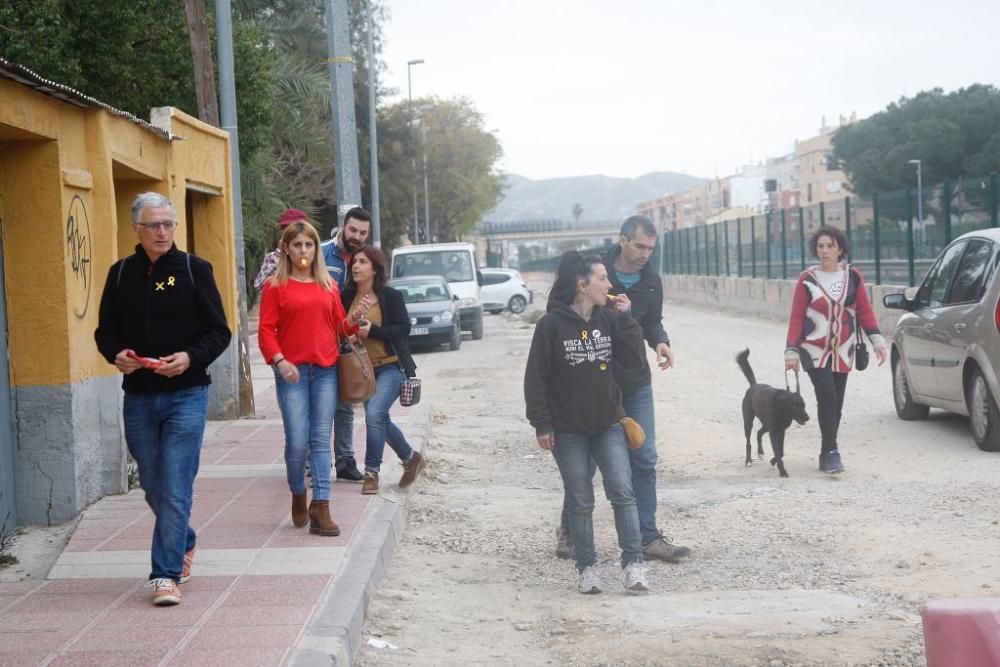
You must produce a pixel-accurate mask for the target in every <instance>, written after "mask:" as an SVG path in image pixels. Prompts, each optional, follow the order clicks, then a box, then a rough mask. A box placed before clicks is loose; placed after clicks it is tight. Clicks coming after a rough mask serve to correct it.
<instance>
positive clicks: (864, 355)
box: [854, 326, 868, 371]
mask: <svg viewBox="0 0 1000 667" xmlns="http://www.w3.org/2000/svg"><path fill="white" fill-rule="evenodd" d="M854 333H855V334H857V342H856V343H854V368H855V369H857V370H859V371H863V370H865V369H866V368H868V346H867V345H865V341H864V339H863V338H861V327H859V326H855V328H854Z"/></svg>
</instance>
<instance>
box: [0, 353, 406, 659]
mask: <svg viewBox="0 0 1000 667" xmlns="http://www.w3.org/2000/svg"><path fill="white" fill-rule="evenodd" d="M254 370H255V371H257V372H255V378H261V379H265V378H266V377H267V375H266V373H264V372H261V371H259V370H258V368H257V367H255V369H254ZM256 384H257V386H258V389H259V391H258V394H257V396H256V411H257V419H248V420H239V421H231V422H210V423H209V424H208V428H207V430H206V437H205V445H204V448H203V452H202V460H201V472H200V474H199V477H198V479H197V481H196V483H195V498H194V508H193V511H192V524H193V525H194V527H195V530H196V531H197V532H198V554H197V557H196V559H195V565H194V572H193V577H192V578H191V580H190V581H189V582H188V583H187V584H184V585H182V586H181V591H182V593H183V601H182V604H181V605H179V606H177V607H154V606H152V605H151V604H150V590H149V589H148V588H147V587H146V578H147V576H148V573H149V546H150V537H151V534H152V530H153V516H152V513H151V512H150V511H149V509H148V508H147V507H146V503H145V502H144V500H143V496H142V492H141V490H134V491H132V492H130V493H128V494H126V495H123V496H113V497H107V498H104V499H102V500H100V501H99V502H97V503H95V504H94V505H93V506H91V507H90V508H88V509H87V510H85V511H84V513H83V517H82V519H81V520H80V523H79V525H78V526H77V528H76V530H75V532H74V533H73V536H72V537H71V539H70V541H69V544H68V545H67V547H66V549H65V550H64V552H63V554H62V555H61V556H60V558H59V560H58V562H57V563H56V565H55V566H54V567H53V569H52V571H51V572H50V573H49V578H48V579H47V580H46V581H25V582H19V583H9V584H0V667H7V666H8V665H17V666H18V667H21V666H27V665H39V666H41V665H44V666H46V667H52V666H56V665H58V666H67V667H68V666H73V667H81V666H84V665H100V666H101V667H110V666H116V665H136V666H147V665H171V667H175V666H179V665H199V666H201V665H213V667H215V666H225V665H240V666H241V667H244V666H247V665H280V664H282V662H284V661H285V660H286V659H287V658H288V656H289V655H290V651H291V649H292V647H293V646H294V645H295V644H296V642H297V641H298V640H299V638H300V637H301V636H302V633H303V630H304V628H305V626H306V625H307V623H308V622H309V621H310V619H311V618H312V616H313V614H314V613H315V611H316V609H317V605H318V604H319V602H320V600H321V596H322V595H323V592H324V590H326V588H327V587H328V586H329V585H331V582H332V580H333V579H334V578H335V575H336V574H337V572H338V569H339V568H340V567H341V565H342V564H343V559H344V552H345V550H346V548H347V546H348V545H350V544H351V543H352V540H355V539H356V537H357V536H356V534H355V529H356V528H357V527H358V525H359V522H360V520H361V518H362V515H363V514H365V512H366V511H367V510H368V508H369V505H370V504H371V503H372V502H373V501H374V499H375V498H377V496H362V495H360V491H361V485H360V484H356V483H334V484H333V493H332V502H331V507H332V508H333V509H332V512H333V516H334V520H335V521H337V523H338V524H339V525H340V528H341V534H340V536H338V537H326V538H324V537H318V536H315V535H310V534H309V532H308V528H295V527H293V526H292V524H291V518H290V501H291V497H290V495H289V493H288V489H287V486H286V483H285V476H284V463H283V457H282V451H283V446H284V435H283V431H282V427H281V420H280V415H279V413H278V410H277V405H276V401H275V397H274V390H273V388H272V387H270V386H267V383H266V381H265V382H261V381H260V380H258V381H257V383H256ZM261 385H264V386H265V387H266V388H265V389H260V387H261ZM407 413H408V409H406V408H402V407H400V406H398V405H397V406H396V407H395V408H394V409H393V416H394V419H398V421H399V423H400V426H401V427H402V428H403V429H404V431H405V430H406V415H407ZM354 442H355V443H356V446H358V445H360V446H359V447H358V454H359V455H358V459H359V460H363V455H364V418H363V414H362V413H361V412H359V413H358V415H357V416H356V418H355V434H354ZM386 451H387V453H389V454H391V451H390V450H388V448H387V449H386ZM400 471H401V467H400V466H399V465H398V462H397V461H395V460H394V457H392V456H388V457H386V463H385V464H384V465H383V476H384V477H385V478H386V479H394V478H397V477H398V474H399V473H400Z"/></svg>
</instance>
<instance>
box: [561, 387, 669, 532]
mask: <svg viewBox="0 0 1000 667" xmlns="http://www.w3.org/2000/svg"><path fill="white" fill-rule="evenodd" d="M622 408H623V409H624V410H625V414H627V415H628V416H629V417H631V418H632V419H634V420H636V421H637V422H639V426H641V427H642V430H643V431H645V432H646V442H644V443H643V444H642V447H640V448H639V449H630V450H628V458H629V464H630V465H631V467H632V488H633V489H634V490H635V505H636V508H637V509H638V511H639V530H640V532H641V533H642V543H643V544H649V543H650V542H652V541H653V540H655V539H656V538H657V537H659V536H660V530H659V529H658V528H657V527H656V460H657V454H656V418H655V416H654V405H653V385H651V384H645V385H642V386H641V387H636V388H634V389H632V390H631V391H629V392H622ZM596 470H597V467H596V466H595V465H594V464H593V463H591V465H590V476H591V478H593V476H594V472H595V471H596ZM561 526H562V528H566V529H569V498H568V497H565V498H564V499H563V511H562V522H561Z"/></svg>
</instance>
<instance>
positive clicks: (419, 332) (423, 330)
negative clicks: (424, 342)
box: [410, 327, 431, 336]
mask: <svg viewBox="0 0 1000 667" xmlns="http://www.w3.org/2000/svg"><path fill="white" fill-rule="evenodd" d="M430 332H431V330H430V329H428V328H427V327H412V328H411V329H410V335H411V336H426V335H427V334H429V333H430Z"/></svg>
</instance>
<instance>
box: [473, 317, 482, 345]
mask: <svg viewBox="0 0 1000 667" xmlns="http://www.w3.org/2000/svg"><path fill="white" fill-rule="evenodd" d="M482 338H483V320H482V319H481V318H480V320H479V321H478V322H476V323H475V324H473V325H472V340H482Z"/></svg>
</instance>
